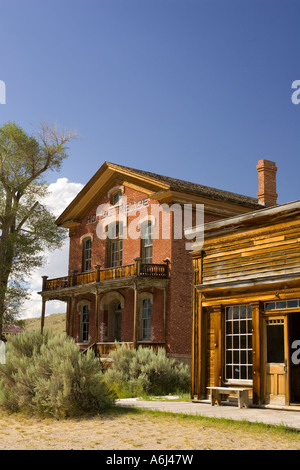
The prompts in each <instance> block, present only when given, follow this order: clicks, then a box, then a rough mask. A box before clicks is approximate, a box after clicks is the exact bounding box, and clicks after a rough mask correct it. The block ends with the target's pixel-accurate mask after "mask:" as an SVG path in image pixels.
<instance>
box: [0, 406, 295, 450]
mask: <svg viewBox="0 0 300 470" xmlns="http://www.w3.org/2000/svg"><path fill="white" fill-rule="evenodd" d="M0 433H1V438H0V450H175V449H176V450H204V449H207V450H208V449H211V450H231V449H232V450H269V449H272V450H275V449H277V450H288V449H295V450H296V449H300V434H298V433H290V432H287V433H284V432H283V433H278V432H274V431H273V430H272V429H263V430H257V429H255V428H253V429H252V427H251V426H250V427H249V429H247V427H245V426H243V425H242V426H241V425H239V426H234V425H233V426H232V425H228V424H225V425H224V424H223V425H222V424H218V423H214V422H212V423H210V422H209V421H208V420H204V421H203V420H195V419H189V418H181V417H180V416H174V417H172V416H169V415H164V416H158V415H157V414H154V413H149V412H148V413H147V412H144V413H130V412H128V413H121V414H116V415H113V414H112V415H110V414H109V415H106V416H104V417H93V418H83V419H77V420H74V419H73V420H68V419H66V420H61V421H57V420H54V419H37V418H28V417H25V416H23V415H8V414H4V413H1V414H0Z"/></svg>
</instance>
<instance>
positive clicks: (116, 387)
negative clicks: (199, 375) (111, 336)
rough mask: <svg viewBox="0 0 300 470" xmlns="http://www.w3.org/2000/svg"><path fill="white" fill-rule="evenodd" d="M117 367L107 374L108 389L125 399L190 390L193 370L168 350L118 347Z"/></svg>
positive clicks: (116, 355) (112, 355) (114, 365)
mask: <svg viewBox="0 0 300 470" xmlns="http://www.w3.org/2000/svg"><path fill="white" fill-rule="evenodd" d="M111 357H112V359H113V361H114V363H113V366H112V367H111V368H110V369H108V370H107V371H106V372H105V374H104V381H105V383H106V384H107V385H108V387H109V388H110V389H111V390H113V391H114V392H115V394H116V395H117V396H118V397H119V398H121V397H136V396H138V395H167V394H170V393H175V392H176V393H179V392H182V393H185V392H188V391H189V389H190V368H189V367H188V366H187V365H185V364H183V363H177V362H176V361H175V360H174V359H170V358H168V357H167V354H166V352H165V350H164V349H158V350H157V351H155V350H154V349H153V348H143V347H142V346H139V348H138V349H137V350H135V349H131V348H130V347H129V346H127V345H122V346H121V345H119V344H117V345H116V349H115V351H113V352H112V353H111Z"/></svg>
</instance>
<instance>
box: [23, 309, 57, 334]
mask: <svg viewBox="0 0 300 470" xmlns="http://www.w3.org/2000/svg"><path fill="white" fill-rule="evenodd" d="M24 321H25V330H26V331H31V330H39V329H40V328H41V318H40V317H38V318H27V319H25V320H24ZM44 328H49V329H51V330H52V331H53V333H62V332H65V331H66V314H65V313H53V314H52V315H46V317H45V324H44Z"/></svg>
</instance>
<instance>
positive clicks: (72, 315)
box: [69, 294, 76, 338]
mask: <svg viewBox="0 0 300 470" xmlns="http://www.w3.org/2000/svg"><path fill="white" fill-rule="evenodd" d="M75 306H76V297H75V295H74V294H73V295H72V297H71V309H70V325H69V326H70V336H71V337H72V338H74V321H75Z"/></svg>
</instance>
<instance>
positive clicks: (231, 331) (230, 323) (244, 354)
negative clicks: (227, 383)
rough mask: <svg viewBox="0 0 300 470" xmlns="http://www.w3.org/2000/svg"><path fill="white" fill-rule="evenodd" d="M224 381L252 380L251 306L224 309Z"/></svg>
mask: <svg viewBox="0 0 300 470" xmlns="http://www.w3.org/2000/svg"><path fill="white" fill-rule="evenodd" d="M225 379H226V380H252V309H251V305H236V306H232V307H227V308H226V316H225Z"/></svg>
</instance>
